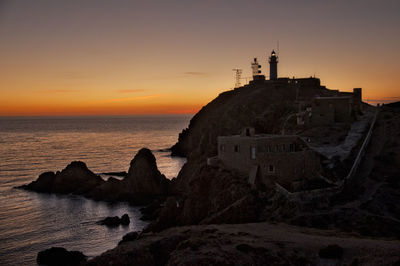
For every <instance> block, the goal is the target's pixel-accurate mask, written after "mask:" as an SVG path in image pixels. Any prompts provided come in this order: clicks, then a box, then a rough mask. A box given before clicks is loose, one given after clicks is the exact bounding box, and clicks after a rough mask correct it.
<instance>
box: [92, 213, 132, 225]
mask: <svg viewBox="0 0 400 266" xmlns="http://www.w3.org/2000/svg"><path fill="white" fill-rule="evenodd" d="M130 222H131V221H130V219H129V216H128V214H126V213H125V214H124V215H122V216H121V218H119V217H118V216H113V217H106V218H105V219H103V220H101V221H99V222H98V223H99V224H101V225H106V226H111V227H114V226H119V225H129V223H130Z"/></svg>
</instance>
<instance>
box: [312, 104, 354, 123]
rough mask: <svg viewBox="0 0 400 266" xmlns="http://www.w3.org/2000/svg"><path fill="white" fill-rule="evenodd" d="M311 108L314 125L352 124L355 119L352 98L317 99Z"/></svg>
mask: <svg viewBox="0 0 400 266" xmlns="http://www.w3.org/2000/svg"><path fill="white" fill-rule="evenodd" d="M311 108H312V109H311V110H312V116H311V124H313V125H327V124H332V123H335V122H351V121H352V119H353V116H352V110H353V98H352V97H317V98H315V99H314V100H313V101H312V104H311Z"/></svg>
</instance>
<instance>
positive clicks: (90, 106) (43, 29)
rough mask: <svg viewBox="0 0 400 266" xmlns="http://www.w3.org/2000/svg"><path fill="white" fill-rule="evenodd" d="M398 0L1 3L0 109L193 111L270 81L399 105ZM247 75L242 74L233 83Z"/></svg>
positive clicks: (42, 112) (61, 112) (24, 112)
mask: <svg viewBox="0 0 400 266" xmlns="http://www.w3.org/2000/svg"><path fill="white" fill-rule="evenodd" d="M399 11H400V1H398V0H393V1H390V0H387V1H384V0H380V1H378V0H376V1H369V0H363V1H361V0H360V1H351V0H347V1H336V0H332V1H311V0H303V1H301V0H296V1H295V0H292V1H288V0H279V1H247V0H246V1H244V0H241V1H234V0H230V1H217V0H214V1H207V0H202V1H168V0H165V1H151V0H149V1H134V0H132V1H117V0H113V1H111V0H110V1H101V0H96V1H90V0H85V1H83V0H80V1H72V0H68V1H57V0H48V1H42V0H35V1H29V0H26V1H20V0H10V1H4V0H0V115H2V116H7V115H75V114H77V115H78V114H89V115H90V114H143V113H146V114H156V113H157V114H158V113H193V112H195V111H197V110H198V109H199V108H200V107H201V106H203V105H204V104H206V103H207V102H209V101H210V100H212V99H213V98H215V97H216V96H217V95H218V94H219V93H220V92H222V91H225V90H228V89H231V88H232V87H233V85H234V73H233V71H232V68H242V69H243V73H244V74H243V76H244V77H249V76H250V75H251V69H250V61H251V60H252V58H253V57H258V59H259V61H260V62H261V64H262V65H263V68H262V70H263V72H264V73H265V72H268V67H267V62H266V59H267V54H269V53H270V51H271V50H272V49H274V48H276V47H277V42H278V41H279V48H280V49H279V50H280V54H279V55H280V63H279V65H278V73H279V76H281V77H284V76H289V77H292V76H296V77H308V76H311V75H315V76H316V77H319V78H320V79H321V83H322V84H323V85H326V86H327V87H328V88H330V89H340V90H343V91H351V90H352V89H353V88H354V87H362V88H363V99H364V100H366V101H368V102H370V103H376V102H389V101H396V100H400V86H399V84H400V51H399V49H400V15H399ZM267 75H268V74H267ZM244 82H245V80H243V83H244Z"/></svg>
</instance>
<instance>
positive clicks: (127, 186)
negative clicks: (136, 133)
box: [89, 148, 169, 205]
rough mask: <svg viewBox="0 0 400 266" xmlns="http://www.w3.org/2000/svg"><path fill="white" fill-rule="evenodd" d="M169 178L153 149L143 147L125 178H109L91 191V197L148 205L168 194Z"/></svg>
mask: <svg viewBox="0 0 400 266" xmlns="http://www.w3.org/2000/svg"><path fill="white" fill-rule="evenodd" d="M168 189H169V180H168V179H167V178H166V177H165V176H164V175H163V174H161V173H160V171H159V170H158V168H157V164H156V159H155V157H154V155H153V154H152V153H151V151H150V150H149V149H147V148H142V149H141V150H139V151H138V153H137V154H136V155H135V157H134V158H133V160H132V161H131V164H130V167H129V171H128V174H127V176H126V177H125V178H124V179H123V180H118V179H115V178H109V179H108V181H107V182H105V183H103V184H101V185H100V186H98V187H96V188H95V189H94V190H93V191H91V192H90V193H89V196H90V197H91V198H94V199H97V200H109V201H129V202H130V203H132V204H134V205H146V204H149V203H151V202H153V201H154V200H155V199H158V198H160V197H161V198H163V197H165V196H166V195H167V193H168Z"/></svg>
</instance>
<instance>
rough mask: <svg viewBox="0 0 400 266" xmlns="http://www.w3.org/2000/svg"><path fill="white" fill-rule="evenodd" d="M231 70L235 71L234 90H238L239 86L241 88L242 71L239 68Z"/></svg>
mask: <svg viewBox="0 0 400 266" xmlns="http://www.w3.org/2000/svg"><path fill="white" fill-rule="evenodd" d="M232 70H233V71H235V88H239V87H240V86H242V84H241V83H240V80H241V79H242V72H243V71H242V69H240V68H234V69H232Z"/></svg>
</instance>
